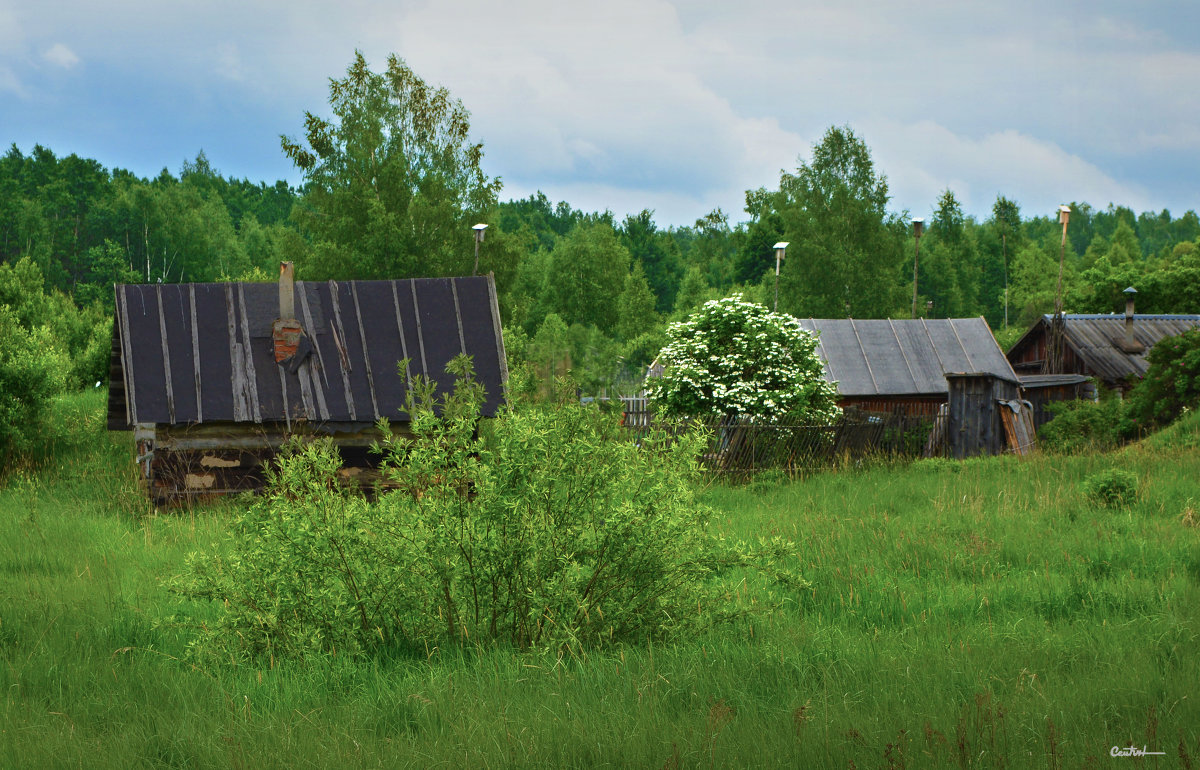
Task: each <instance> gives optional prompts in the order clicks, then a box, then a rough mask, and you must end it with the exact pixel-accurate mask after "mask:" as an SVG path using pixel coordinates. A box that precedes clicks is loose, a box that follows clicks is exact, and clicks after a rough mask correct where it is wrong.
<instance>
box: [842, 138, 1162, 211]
mask: <svg viewBox="0 0 1200 770" xmlns="http://www.w3.org/2000/svg"><path fill="white" fill-rule="evenodd" d="M868 134H869V135H867V136H864V139H865V140H866V141H867V143H868V145H870V146H871V147H872V157H873V159H874V160H875V164H876V167H877V169H878V170H880V171H883V172H884V173H886V174H887V175H888V181H889V187H890V190H891V193H892V195H893V207H894V208H895V209H897V210H899V209H908V210H909V211H910V213H912V214H913V215H914V216H921V215H923V214H924V215H928V214H929V213H930V212H931V211H932V210H933V208H934V206H935V205H936V203H937V198H938V196H939V195H940V194H941V192H942V191H943V190H945V189H947V188H949V189H950V190H953V191H954V194H955V197H957V198H958V201H959V203H960V204H962V206H963V209H964V211H966V212H967V213H969V214H974V215H975V216H977V217H978V218H980V219H986V218H987V217H988V216H990V212H991V207H992V204H993V203H994V202H995V200H996V196H997V195H1003V196H1005V197H1007V198H1009V199H1011V200H1015V201H1017V202H1018V203H1019V204H1020V206H1021V210H1022V212H1023V213H1024V215H1026V216H1037V215H1040V214H1044V215H1047V216H1048V215H1049V214H1050V213H1052V212H1053V211H1054V209H1055V208H1056V207H1057V206H1058V205H1059V204H1061V203H1064V202H1067V201H1072V200H1075V201H1088V202H1090V203H1092V204H1093V205H1098V206H1104V205H1107V204H1108V203H1109V202H1118V203H1121V204H1123V205H1127V206H1130V207H1131V208H1133V209H1134V210H1142V208H1143V207H1145V206H1148V204H1149V201H1150V196H1149V195H1148V194H1147V191H1146V189H1145V188H1144V187H1143V186H1141V185H1138V184H1130V183H1126V182H1121V181H1119V180H1117V179H1115V178H1113V177H1112V176H1110V175H1109V174H1107V173H1105V172H1104V171H1103V170H1101V169H1100V168H1099V167H1098V166H1096V165H1095V164H1094V163H1091V162H1089V161H1087V160H1085V159H1084V158H1081V157H1079V156H1078V155H1074V154H1071V153H1069V152H1067V151H1066V150H1064V149H1063V148H1062V147H1059V146H1058V145H1057V144H1055V143H1053V142H1049V141H1046V140H1043V139H1038V138H1035V137H1032V136H1029V135H1027V134H1024V133H1022V132H1020V131H1016V130H1005V131H999V132H995V133H989V134H985V135H983V136H980V137H977V138H976V137H970V136H963V135H959V134H955V133H953V132H951V131H949V130H947V129H946V128H944V127H943V126H940V125H937V124H936V123H932V122H929V121H922V122H918V123H913V124H905V125H899V124H888V123H880V124H878V125H873V126H871V127H870V128H869V129H868Z"/></svg>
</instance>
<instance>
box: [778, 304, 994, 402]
mask: <svg viewBox="0 0 1200 770" xmlns="http://www.w3.org/2000/svg"><path fill="white" fill-rule="evenodd" d="M800 325H801V327H803V328H804V329H805V330H807V331H810V332H819V334H820V336H819V337H818V344H817V353H818V355H820V357H821V362H822V364H823V365H824V369H825V377H826V379H828V380H830V381H831V382H836V383H837V389H838V397H839V400H838V403H839V405H840V406H842V407H843V408H846V407H857V408H858V409H860V410H862V411H866V412H884V413H888V414H897V413H899V414H906V415H926V416H929V417H930V418H933V417H934V416H936V415H937V413H938V411H939V409H940V408H941V406H942V405H943V404H945V403H946V402H947V401H948V400H949V396H950V387H949V384H948V382H947V380H946V374H947V373H948V372H978V373H982V374H991V375H993V376H995V377H999V378H1002V379H1006V380H1012V381H1014V382H1015V381H1016V375H1015V374H1013V370H1012V367H1011V366H1010V365H1009V363H1008V360H1007V359H1006V358H1005V357H1004V351H1002V350H1001V349H1000V346H999V345H997V344H996V339H995V337H993V336H992V330H991V329H990V328H989V327H988V325H987V321H985V320H984V319H983V318H939V319H925V318H918V319H882V320H865V321H864V320H857V319H853V318H836V319H827V318H802V319H800Z"/></svg>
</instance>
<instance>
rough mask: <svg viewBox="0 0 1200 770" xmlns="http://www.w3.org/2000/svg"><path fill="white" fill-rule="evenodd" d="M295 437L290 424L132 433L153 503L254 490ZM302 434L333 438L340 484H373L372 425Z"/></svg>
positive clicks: (296, 429) (146, 428)
mask: <svg viewBox="0 0 1200 770" xmlns="http://www.w3.org/2000/svg"><path fill="white" fill-rule="evenodd" d="M391 429H392V433H393V434H394V435H411V434H410V433H409V431H408V429H407V427H406V426H404V425H392V426H391ZM297 435H300V436H304V435H305V432H304V429H303V426H298V425H297V424H296V423H292V426H291V430H290V431H289V430H288V426H287V425H285V424H284V423H265V424H263V425H256V426H246V425H245V424H239V423H209V424H205V425H192V426H172V425H163V424H159V425H139V426H138V427H137V428H136V429H135V433H134V437H135V440H136V444H137V452H138V461H139V466H140V467H141V471H142V477H143V480H144V482H145V484H146V486H147V490H148V492H149V494H150V498H151V499H152V500H153V501H154V502H155V503H156V504H174V503H179V502H182V501H185V500H189V499H195V498H209V497H217V496H221V495H229V494H236V493H239V492H257V491H260V490H262V489H263V488H264V487H265V486H266V471H267V469H268V468H269V467H270V465H271V463H272V461H274V459H275V457H276V455H277V454H278V451H279V448H280V447H282V446H283V445H284V444H285V443H286V442H287V441H288V439H289V438H291V437H293V436H297ZM308 435H310V436H313V437H316V436H329V437H331V438H332V439H333V441H334V444H335V445H336V446H337V448H338V452H339V453H340V454H341V456H342V468H341V470H340V471H339V474H340V477H341V479H342V481H343V482H345V483H347V484H353V485H358V486H361V487H364V488H366V489H368V490H369V488H370V487H372V486H373V485H374V484H375V482H376V481H378V480H379V478H380V477H379V472H378V467H379V461H380V459H381V458H380V457H379V456H378V455H376V454H374V453H372V452H371V451H370V448H371V445H372V444H373V443H375V442H377V441H378V440H379V439H380V433H379V431H378V430H377V429H376V426H375V425H374V424H372V423H340V424H336V425H332V426H330V425H324V426H322V430H321V431H320V432H319V433H318V432H315V431H314V432H311V433H309V434H308Z"/></svg>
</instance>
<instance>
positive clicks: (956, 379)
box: [946, 372, 1036, 459]
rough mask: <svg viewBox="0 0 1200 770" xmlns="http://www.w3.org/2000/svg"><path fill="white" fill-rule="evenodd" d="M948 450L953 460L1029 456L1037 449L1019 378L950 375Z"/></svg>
mask: <svg viewBox="0 0 1200 770" xmlns="http://www.w3.org/2000/svg"><path fill="white" fill-rule="evenodd" d="M946 380H947V382H948V383H949V386H950V398H949V419H948V420H947V423H946V449H947V453H948V454H949V455H950V456H951V457H955V458H960V459H961V458H963V457H974V456H976V455H983V454H987V455H996V454H1001V453H1003V452H1005V451H1010V450H1011V451H1014V452H1016V453H1018V454H1026V453H1028V452H1030V451H1032V450H1033V448H1034V447H1035V446H1036V436H1035V434H1034V430H1033V415H1032V410H1031V409H1030V408H1029V404H1028V402H1022V400H1021V385H1020V383H1019V382H1018V381H1017V378H1016V377H998V376H996V375H994V374H992V373H990V372H960V373H948V374H947V375H946Z"/></svg>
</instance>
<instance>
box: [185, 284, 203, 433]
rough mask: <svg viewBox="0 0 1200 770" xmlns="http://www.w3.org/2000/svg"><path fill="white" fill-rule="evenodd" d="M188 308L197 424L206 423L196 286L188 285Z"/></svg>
mask: <svg viewBox="0 0 1200 770" xmlns="http://www.w3.org/2000/svg"><path fill="white" fill-rule="evenodd" d="M188 306H189V308H190V310H191V320H192V334H191V337H192V375H193V376H194V378H195V380H196V422H204V403H203V401H202V399H201V394H202V392H203V391H202V389H201V384H200V332H199V330H198V329H197V327H196V284H194V283H192V284H188Z"/></svg>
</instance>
